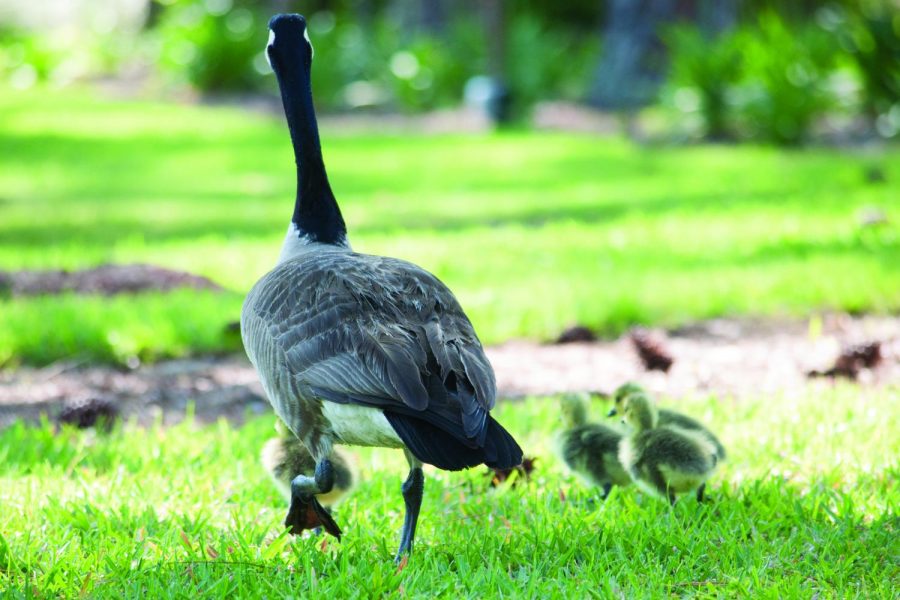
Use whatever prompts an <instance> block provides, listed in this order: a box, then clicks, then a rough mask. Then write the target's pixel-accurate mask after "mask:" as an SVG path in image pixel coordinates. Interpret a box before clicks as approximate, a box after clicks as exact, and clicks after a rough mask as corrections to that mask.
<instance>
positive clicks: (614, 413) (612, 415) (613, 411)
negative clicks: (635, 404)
mask: <svg viewBox="0 0 900 600" xmlns="http://www.w3.org/2000/svg"><path fill="white" fill-rule="evenodd" d="M606 416H607V417H614V416H616V409H615V407H613V408H611V409H609V412H608V413H606Z"/></svg>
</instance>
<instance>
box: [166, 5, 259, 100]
mask: <svg viewBox="0 0 900 600" xmlns="http://www.w3.org/2000/svg"><path fill="white" fill-rule="evenodd" d="M167 4H169V3H168V2H167ZM170 4H171V6H166V8H165V10H164V11H163V12H162V16H161V18H160V19H159V24H158V25H157V27H155V28H154V30H153V32H152V35H155V36H158V40H159V43H158V48H159V57H160V60H159V64H160V67H161V68H163V69H164V71H165V72H167V73H169V74H170V75H171V76H173V77H174V78H176V79H178V78H184V79H186V80H187V81H188V82H190V83H191V84H192V85H193V86H195V87H196V88H198V89H200V90H203V91H205V92H243V91H254V90H257V89H259V88H261V87H262V83H263V82H262V79H261V77H260V73H261V72H262V69H263V67H265V59H264V57H263V56H262V48H263V46H264V45H265V36H266V17H265V14H264V12H263V11H262V10H261V8H262V7H261V6H260V3H259V2H255V1H253V0H199V1H191V2H171V3H170Z"/></svg>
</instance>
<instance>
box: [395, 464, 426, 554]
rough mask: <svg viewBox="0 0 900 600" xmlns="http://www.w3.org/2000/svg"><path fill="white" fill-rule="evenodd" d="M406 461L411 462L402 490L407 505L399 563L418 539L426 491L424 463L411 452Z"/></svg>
mask: <svg viewBox="0 0 900 600" xmlns="http://www.w3.org/2000/svg"><path fill="white" fill-rule="evenodd" d="M406 460H407V461H409V476H408V477H407V478H406V481H404V482H403V486H402V487H401V488H400V489H401V490H402V491H403V502H404V503H405V504H406V516H405V517H404V518H403V532H402V533H401V535H400V549H399V550H397V557H396V558H395V559H394V560H395V561H398V562H399V561H400V559H401V558H402V557H403V555H404V554H409V553H411V552H412V547H413V540H414V539H415V537H416V524H417V523H418V522H419V508H420V507H421V506H422V491H423V490H424V489H425V475H424V474H423V473H422V463H421V462H419V461H418V459H416V458H415V457H414V456H413V455H412V454H410V453H409V451H407V452H406Z"/></svg>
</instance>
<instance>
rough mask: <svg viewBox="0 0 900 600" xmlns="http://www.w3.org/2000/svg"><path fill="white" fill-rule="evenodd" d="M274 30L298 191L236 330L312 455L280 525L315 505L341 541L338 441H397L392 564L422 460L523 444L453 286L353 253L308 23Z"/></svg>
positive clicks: (274, 25) (486, 458) (494, 454)
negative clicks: (510, 427)
mask: <svg viewBox="0 0 900 600" xmlns="http://www.w3.org/2000/svg"><path fill="white" fill-rule="evenodd" d="M269 30H270V37H269V43H268V46H267V47H266V57H267V58H268V60H269V63H270V64H271V66H272V69H273V71H274V72H275V75H276V77H277V79H278V85H279V88H280V90H281V98H282V103H283V105H284V110H285V115H286V117H287V122H288V128H289V130H290V134H291V142H292V144H293V147H294V157H295V160H296V165H297V196H296V200H295V202H294V214H293V217H292V219H291V224H290V225H289V228H288V233H287V236H286V237H285V241H284V244H283V246H282V249H281V255H280V256H279V258H278V262H277V264H276V265H275V267H274V268H273V269H272V270H271V271H270V272H269V273H267V274H266V275H265V276H263V277H262V278H261V279H260V280H259V281H258V282H257V283H256V285H254V287H253V289H252V290H251V291H250V293H249V294H248V295H247V298H246V300H245V301H244V306H243V309H242V311H241V336H242V338H243V342H244V348H245V349H246V351H247V356H248V357H249V358H250V361H251V362H252V363H253V366H254V367H255V368H256V371H257V373H258V375H259V378H260V381H261V383H262V386H263V389H264V390H265V392H266V396H267V397H268V399H269V402H271V404H272V407H273V408H274V409H275V413H276V414H277V415H278V416H279V417H280V418H281V419H282V421H284V423H285V424H286V425H287V427H288V429H290V430H291V432H292V433H293V434H294V435H295V436H297V438H298V439H299V440H300V441H301V442H302V443H303V445H304V446H305V447H306V448H307V450H308V451H309V452H310V454H311V455H312V457H313V458H314V459H315V462H316V466H315V470H314V473H313V475H312V476H309V475H307V474H301V475H298V476H297V477H296V478H294V480H293V481H292V482H291V509H290V510H289V511H288V518H287V520H286V525H288V526H291V527H294V526H296V524H295V523H293V521H292V520H293V519H294V518H295V517H297V516H298V515H305V514H307V513H308V511H309V510H313V511H314V512H315V514H316V515H317V517H319V519H320V520H321V521H322V526H323V527H324V528H325V530H326V531H328V532H329V533H332V534H334V535H336V536H340V533H341V532H340V528H339V527H338V526H337V524H336V523H335V522H334V521H333V520H331V517H330V515H328V514H327V511H325V510H324V508H323V507H322V505H321V504H320V502H319V501H318V500H317V496H318V495H320V494H323V493H327V492H329V491H330V490H332V489H333V488H334V481H335V472H334V465H333V463H332V461H331V458H330V457H331V455H332V446H333V445H335V444H348V445H359V446H377V447H382V448H397V449H402V450H403V451H404V453H405V454H406V458H407V461H408V463H409V474H408V477H407V479H406V481H405V482H404V483H403V485H402V487H401V491H402V493H403V499H404V503H405V505H406V517H405V519H404V523H403V530H402V533H401V538H400V548H399V551H398V553H397V559H398V560H399V559H400V557H401V555H403V554H405V553H408V552H410V551H411V550H412V546H413V540H414V538H415V531H416V523H417V521H418V518H419V509H420V507H421V503H422V492H423V486H424V474H423V472H422V465H423V463H427V464H432V465H434V466H436V467H438V468H441V469H447V470H459V469H464V468H468V467H473V466H476V465H480V464H486V465H487V466H489V467H496V468H511V467H514V466H516V465H518V464H519V463H521V461H522V450H521V448H520V447H519V445H518V444H517V443H516V441H515V440H514V439H513V437H512V436H511V435H510V434H509V433H508V432H507V431H506V430H505V429H504V428H503V427H502V426H501V425H500V424H499V423H498V422H497V421H496V420H495V419H494V418H493V417H492V416H491V415H490V410H491V409H492V408H493V407H494V404H495V401H496V395H497V390H496V381H495V378H494V372H493V369H492V368H491V365H490V362H488V359H487V357H486V356H485V353H484V349H483V348H482V346H481V342H480V341H479V340H478V336H477V335H476V334H475V330H474V328H473V327H472V324H471V322H470V321H469V319H468V317H467V316H466V314H465V313H464V312H463V309H462V308H461V307H460V305H459V303H458V302H457V300H456V298H455V297H454V295H453V293H452V292H451V291H450V290H449V289H448V288H447V287H446V286H445V285H444V284H443V283H442V282H441V281H439V280H438V279H437V278H436V277H435V276H434V275H432V274H431V273H429V272H427V271H425V270H424V269H422V268H421V267H418V266H416V265H414V264H412V263H409V262H406V261H403V260H399V259H395V258H388V257H382V256H372V255H366V254H361V253H357V252H353V251H352V250H351V248H350V243H349V241H348V238H347V229H346V226H345V224H344V219H343V217H342V216H341V211H340V208H339V207H338V204H337V201H336V199H335V197H334V194H333V193H332V190H331V187H330V184H329V182H328V177H327V175H326V172H325V164H324V161H323V158H322V151H321V147H320V143H319V132H318V125H317V122H316V116H315V110H314V107H313V99H312V85H311V68H312V61H313V49H312V44H311V42H310V40H309V35H308V34H307V30H306V21H305V19H304V18H303V17H302V16H300V15H295V14H291V15H277V16H275V17H273V18H272V20H271V21H270V22H269Z"/></svg>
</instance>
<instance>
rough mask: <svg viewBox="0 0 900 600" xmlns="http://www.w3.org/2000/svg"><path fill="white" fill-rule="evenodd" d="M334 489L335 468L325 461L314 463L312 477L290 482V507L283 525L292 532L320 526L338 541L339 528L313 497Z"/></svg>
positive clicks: (306, 476) (296, 478)
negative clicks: (313, 475) (314, 471)
mask: <svg viewBox="0 0 900 600" xmlns="http://www.w3.org/2000/svg"><path fill="white" fill-rule="evenodd" d="M333 487H334V468H333V467H332V466H331V461H330V460H328V459H327V458H323V459H321V460H320V461H319V462H317V463H316V473H315V477H310V476H309V475H297V477H295V478H294V479H293V481H291V507H290V508H289V509H288V514H287V517H286V518H285V520H284V526H285V527H287V528H288V529H289V530H290V532H291V533H293V534H295V535H296V534H299V533H300V532H301V531H303V530H304V529H314V528H316V527H318V526H321V527H322V528H323V529H325V531H327V532H328V533H330V534H331V535H333V536H334V537H336V538H338V539H341V528H340V527H338V525H337V523H335V521H334V519H332V518H331V515H330V514H329V513H328V511H327V510H325V508H324V507H323V506H322V505H321V504H320V503H319V501H318V499H316V494H327V493H328V492H330V491H331V489H332V488H333Z"/></svg>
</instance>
